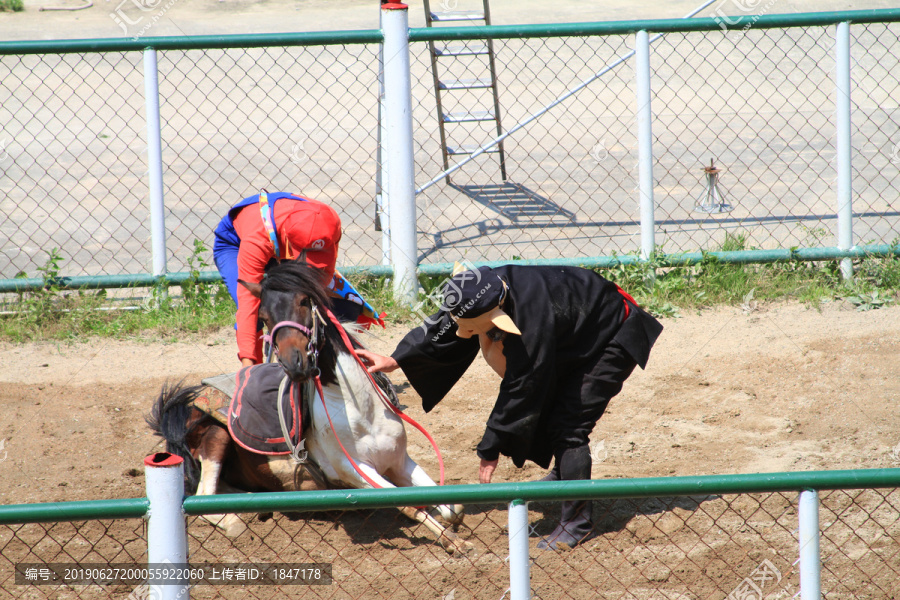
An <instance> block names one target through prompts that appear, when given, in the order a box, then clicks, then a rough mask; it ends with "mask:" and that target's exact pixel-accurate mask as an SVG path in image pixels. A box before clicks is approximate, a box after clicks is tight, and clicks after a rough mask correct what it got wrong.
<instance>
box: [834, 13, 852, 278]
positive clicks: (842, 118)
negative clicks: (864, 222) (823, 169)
mask: <svg viewBox="0 0 900 600" xmlns="http://www.w3.org/2000/svg"><path fill="white" fill-rule="evenodd" d="M834 54H835V66H836V76H835V101H834V104H835V110H836V112H837V117H836V120H837V123H836V125H837V136H836V144H837V148H836V150H837V219H838V224H837V228H838V231H837V234H838V235H837V238H838V240H837V241H838V243H837V246H838V248H840V249H841V250H849V249H850V248H851V247H853V189H852V185H853V174H852V170H851V162H852V155H851V147H850V144H851V139H850V137H851V135H850V23H848V22H846V21H845V22H843V23H838V25H837V31H836V34H835V48H834ZM841 274H842V275H843V277H844V279H850V278H852V277H853V262H852V261H851V260H850V259H849V258H845V259H843V260H841Z"/></svg>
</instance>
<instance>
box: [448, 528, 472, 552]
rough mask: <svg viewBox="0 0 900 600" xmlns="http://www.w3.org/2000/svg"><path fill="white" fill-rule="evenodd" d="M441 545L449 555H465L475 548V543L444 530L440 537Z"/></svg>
mask: <svg viewBox="0 0 900 600" xmlns="http://www.w3.org/2000/svg"><path fill="white" fill-rule="evenodd" d="M439 541H440V543H441V547H443V548H444V550H446V551H447V554H450V555H451V556H456V555H466V554H468V553H469V552H472V551H473V550H475V545H474V544H472V543H471V542H467V541H466V540H464V539H462V538H460V537H459V536H458V535H456V534H455V533H453V532H450V531H445V532H444V533H442V534H441V537H440V540H439Z"/></svg>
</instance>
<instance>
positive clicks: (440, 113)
mask: <svg viewBox="0 0 900 600" xmlns="http://www.w3.org/2000/svg"><path fill="white" fill-rule="evenodd" d="M451 2H452V6H451ZM457 2H458V0H441V6H442V8H444V9H445V10H443V11H441V12H432V11H431V7H430V6H429V0H424V3H425V23H426V25H427V26H428V27H434V24H435V23H445V22H457V23H458V22H466V23H471V24H480V23H481V22H483V23H484V24H485V25H490V24H491V12H490V7H489V6H488V0H482V7H483V8H482V10H455V9H456V8H457ZM428 48H429V53H430V54H431V72H432V74H433V76H434V98H435V102H436V104H437V117H438V124H439V125H440V131H441V153H442V155H443V161H444V170H445V171H446V170H447V169H449V168H450V162H449V158H450V156H454V155H460V154H463V155H465V154H472V153H474V152H475V151H476V150H478V149H479V148H480V147H481V145H482V143H480V142H479V143H475V144H462V143H461V144H459V145H458V146H448V145H447V126H448V125H455V124H456V125H458V124H462V123H474V122H483V121H494V122H496V124H497V135H498V136H499V135H502V134H503V128H502V126H501V125H500V98H499V95H498V92H497V70H496V68H495V67H494V45H493V41H492V40H490V39H488V40H485V41H484V42H483V43H477V42H473V41H471V40H466V41H464V42H463V45H461V46H460V45H456V46H453V45H449V44H448V43H445V42H428ZM464 57H468V60H469V62H470V64H474V63H475V61H483V60H484V58H482V57H486V58H487V63H488V64H487V67H488V71H489V75H490V76H489V77H486V78H480V79H449V78H441V77H440V76H439V75H438V70H439V67H440V60H439V59H447V60H466V58H464ZM482 64H483V63H482ZM459 90H463V91H465V90H491V94H492V96H493V107H492V108H488V109H486V110H474V109H473V110H464V111H461V112H451V113H445V112H444V108H443V102H442V96H443V95H444V94H453V93H454V92H456V91H459ZM485 154H497V155H499V159H500V176H501V177H502V178H503V181H506V153H505V152H504V149H503V142H500V143H499V144H497V145H496V146H494V147H493V148H491V149H490V150H487V151H485ZM445 179H446V182H447V184H448V185H449V184H450V176H449V175H447V177H446V178H445Z"/></svg>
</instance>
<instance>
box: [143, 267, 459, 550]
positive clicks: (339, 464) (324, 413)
mask: <svg viewBox="0 0 900 600" xmlns="http://www.w3.org/2000/svg"><path fill="white" fill-rule="evenodd" d="M241 283H242V284H243V285H244V286H245V287H247V288H248V289H250V291H251V292H252V293H253V294H254V295H256V296H258V297H259V298H260V310H259V315H260V318H261V319H262V321H263V322H264V323H265V325H266V327H267V328H268V330H269V332H270V335H269V336H267V338H268V339H269V343H270V348H271V349H272V351H274V352H275V353H276V354H277V356H278V360H279V362H280V363H281V365H282V367H283V368H284V371H285V373H286V374H287V377H289V378H290V380H291V381H292V382H294V383H296V384H308V383H309V382H315V381H317V380H318V381H317V384H318V385H316V386H313V385H309V388H310V389H311V391H313V393H310V394H308V398H309V400H308V402H309V403H308V406H307V407H306V408H307V410H308V417H309V421H310V423H309V424H308V425H307V424H306V423H304V431H305V449H306V451H307V455H308V456H307V463H306V464H297V463H296V461H294V459H292V458H291V457H290V456H287V457H285V456H266V455H261V454H255V453H252V452H250V451H248V450H246V449H245V448H243V447H242V446H241V445H239V444H236V443H235V442H234V440H233V439H232V437H231V435H230V434H229V431H228V429H227V428H226V427H225V426H224V425H223V424H222V423H221V422H220V420H218V419H217V418H215V416H213V415H210V414H209V413H208V412H204V411H203V410H201V409H200V408H198V407H197V406H195V405H194V401H195V400H196V399H197V398H198V396H201V395H202V394H204V391H205V388H203V387H202V386H195V387H187V388H182V387H180V386H174V387H170V386H166V387H164V388H163V390H162V392H161V394H160V396H159V397H158V398H157V400H156V403H155V405H154V407H153V410H152V412H151V414H150V416H149V417H148V419H147V423H148V425H149V426H150V428H151V429H152V430H153V431H154V432H156V433H157V435H160V436H161V437H163V438H164V439H165V440H166V447H167V450H168V451H169V452H172V453H174V454H177V455H179V456H181V457H182V458H184V459H185V465H186V467H187V474H186V489H187V491H188V493H190V492H191V491H193V490H194V489H196V493H197V494H198V495H204V494H216V493H227V492H256V491H289V490H310V489H323V488H344V489H346V488H356V489H359V488H370V487H382V488H388V487H395V486H414V485H436V484H435V482H434V481H433V480H432V479H431V478H430V477H429V476H428V474H427V473H426V472H425V471H424V470H423V469H422V467H420V466H419V465H418V464H416V463H415V461H413V460H412V459H411V458H410V457H409V454H408V453H407V451H406V430H405V428H404V425H403V420H402V419H401V416H402V415H401V414H399V411H398V410H396V409H394V408H393V407H392V406H390V405H389V404H388V403H387V402H385V401H384V400H383V397H382V392H381V390H380V389H379V388H378V387H377V386H375V385H374V384H373V381H372V380H371V378H370V376H369V374H368V373H367V371H366V369H365V367H364V366H363V365H362V364H361V363H360V362H359V360H358V359H357V357H356V356H355V353H354V352H353V346H354V345H356V346H357V347H359V343H358V342H357V341H356V340H355V339H354V338H353V337H352V336H350V335H349V334H348V333H347V332H346V331H345V330H344V328H343V327H342V326H340V325H339V324H338V323H337V321H336V319H334V318H333V315H331V314H330V311H328V306H329V300H328V296H327V294H326V291H325V288H324V286H323V285H322V283H321V273H320V272H319V271H317V270H316V269H314V268H312V267H310V266H308V265H306V264H305V263H302V262H284V263H282V264H280V265H277V266H275V267H273V268H272V269H270V270H269V272H268V273H267V275H266V278H265V279H264V280H263V283H262V284H247V283H245V282H241ZM329 317H330V318H329ZM304 418H305V417H304ZM435 508H436V509H437V512H438V513H440V515H441V516H442V517H443V518H444V519H445V520H446V521H447V522H448V523H449V524H450V525H452V526H453V527H454V529H455V528H457V527H458V526H459V525H460V524H461V523H462V518H463V508H462V506H459V505H455V506H438V507H435ZM400 511H401V512H402V513H403V514H405V515H407V516H408V517H410V518H412V519H414V520H416V521H418V522H420V523H423V524H424V525H425V526H426V527H427V528H428V529H429V530H430V531H432V532H433V533H434V534H435V535H436V536H437V539H438V541H439V543H440V544H441V545H442V546H443V547H444V548H445V549H446V550H447V551H448V552H449V553H451V554H452V553H455V552H466V551H468V550H470V549H472V545H471V544H470V543H469V542H466V541H464V540H462V539H460V538H459V537H458V536H457V535H456V534H455V533H453V532H452V531H450V530H448V529H446V528H445V527H444V526H443V525H441V523H439V522H438V521H437V520H436V519H435V518H434V517H433V516H432V515H431V514H430V513H429V512H427V511H426V510H424V509H422V508H413V507H404V508H400ZM208 520H210V521H211V522H213V523H214V524H216V525H217V526H218V527H220V528H222V529H223V530H224V531H225V533H226V534H227V535H231V536H235V535H239V534H240V533H241V532H242V531H243V530H244V529H245V525H244V523H243V521H242V520H241V519H240V518H238V517H237V515H209V519H208Z"/></svg>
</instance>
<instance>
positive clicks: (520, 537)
mask: <svg viewBox="0 0 900 600" xmlns="http://www.w3.org/2000/svg"><path fill="white" fill-rule="evenodd" d="M530 563H531V559H530V558H529V556H528V503H527V502H525V501H524V500H513V501H512V502H510V503H509V597H510V600H530V598H531V574H530V568H531V567H530Z"/></svg>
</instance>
